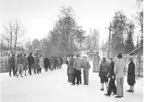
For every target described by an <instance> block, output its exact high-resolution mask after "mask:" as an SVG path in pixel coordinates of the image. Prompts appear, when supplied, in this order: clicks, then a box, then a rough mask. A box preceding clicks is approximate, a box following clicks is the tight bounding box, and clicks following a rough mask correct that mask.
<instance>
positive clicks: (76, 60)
mask: <svg viewBox="0 0 145 102" xmlns="http://www.w3.org/2000/svg"><path fill="white" fill-rule="evenodd" d="M81 63H82V61H81V60H80V59H79V58H76V59H75V60H74V64H73V67H74V68H75V69H77V70H81Z"/></svg>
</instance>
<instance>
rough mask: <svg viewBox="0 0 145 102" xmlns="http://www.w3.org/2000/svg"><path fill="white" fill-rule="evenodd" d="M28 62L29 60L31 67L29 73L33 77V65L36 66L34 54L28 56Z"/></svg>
mask: <svg viewBox="0 0 145 102" xmlns="http://www.w3.org/2000/svg"><path fill="white" fill-rule="evenodd" d="M27 60H28V67H29V71H28V73H29V74H30V75H32V72H31V71H32V65H33V64H34V57H33V56H32V53H30V55H29V56H28V58H27Z"/></svg>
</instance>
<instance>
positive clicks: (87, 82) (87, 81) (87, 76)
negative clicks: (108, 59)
mask: <svg viewBox="0 0 145 102" xmlns="http://www.w3.org/2000/svg"><path fill="white" fill-rule="evenodd" d="M85 73H86V76H85V77H86V84H87V85H88V84H89V71H88V70H87V71H86V72H85Z"/></svg>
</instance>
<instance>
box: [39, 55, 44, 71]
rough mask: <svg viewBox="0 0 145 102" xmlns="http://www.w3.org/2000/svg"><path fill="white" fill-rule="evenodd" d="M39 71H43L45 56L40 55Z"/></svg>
mask: <svg viewBox="0 0 145 102" xmlns="http://www.w3.org/2000/svg"><path fill="white" fill-rule="evenodd" d="M39 66H40V68H39V73H41V70H42V69H43V68H44V62H43V56H42V55H40V58H39Z"/></svg>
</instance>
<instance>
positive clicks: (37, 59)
mask: <svg viewBox="0 0 145 102" xmlns="http://www.w3.org/2000/svg"><path fill="white" fill-rule="evenodd" d="M39 70H40V65H39V56H38V54H36V55H35V58H34V74H39Z"/></svg>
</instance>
